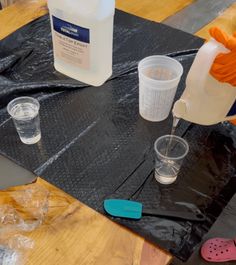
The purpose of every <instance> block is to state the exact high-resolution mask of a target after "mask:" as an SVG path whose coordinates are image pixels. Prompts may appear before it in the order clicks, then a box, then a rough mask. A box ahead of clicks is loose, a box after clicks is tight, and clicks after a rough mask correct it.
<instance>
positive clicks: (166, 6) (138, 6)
mask: <svg viewBox="0 0 236 265" xmlns="http://www.w3.org/2000/svg"><path fill="white" fill-rule="evenodd" d="M192 2H194V0H178V1H176V0H165V1H158V0H126V1H125V0H116V7H117V8H118V9H120V10H123V11H125V12H128V13H131V14H133V15H136V16H140V17H143V18H146V19H150V20H153V21H156V22H160V21H162V20H164V19H166V18H167V17H169V16H171V15H173V14H175V13H176V12H178V11H179V10H181V9H182V8H184V7H186V6H187V5H189V4H191V3H192Z"/></svg>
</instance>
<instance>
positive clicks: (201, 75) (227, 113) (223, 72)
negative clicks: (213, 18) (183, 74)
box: [173, 28, 236, 125]
mask: <svg viewBox="0 0 236 265" xmlns="http://www.w3.org/2000/svg"><path fill="white" fill-rule="evenodd" d="M211 35H212V36H213V37H214V38H212V39H211V40H210V41H209V42H207V43H205V44H204V45H203V46H202V47H201V48H200V49H199V51H198V53H197V55H196V58H195V60H194V62H193V64H192V66H191V68H190V71H189V73H188V76H187V79H186V88H185V90H184V92H183V94H182V96H181V98H180V99H179V100H178V101H177V102H176V103H175V104H174V108H173V115H174V116H176V117H178V118H182V119H185V120H187V121H190V122H194V123H197V124H202V125H211V124H216V123H218V122H221V121H225V120H233V119H235V118H236V115H235V114H236V104H235V102H236V81H235V80H234V79H235V77H236V76H235V73H234V71H235V63H236V61H235V59H234V58H236V57H235V55H236V54H235V49H236V38H234V37H229V36H227V35H226V34H225V33H224V32H222V31H221V30H220V29H217V28H214V29H212V30H211ZM233 42H234V43H233ZM231 57H232V58H231ZM231 64H232V65H231Z"/></svg>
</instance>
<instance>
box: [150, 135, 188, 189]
mask: <svg viewBox="0 0 236 265" xmlns="http://www.w3.org/2000/svg"><path fill="white" fill-rule="evenodd" d="M154 151H155V179H156V180H157V181H158V182H160V183H161V184H171V183H173V182H175V181H176V179H177V175H178V173H179V170H180V167H181V165H182V162H183V160H184V158H185V157H186V155H187V154H188V151H189V145H188V143H187V142H186V141H185V140H184V139H183V138H181V137H178V136H175V135H164V136H161V137H160V138H158V139H157V140H156V141H155V143H154Z"/></svg>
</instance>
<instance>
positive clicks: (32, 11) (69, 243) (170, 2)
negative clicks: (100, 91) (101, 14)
mask: <svg viewBox="0 0 236 265" xmlns="http://www.w3.org/2000/svg"><path fill="white" fill-rule="evenodd" d="M192 2H194V1H193V0H179V1H175V0H166V1H153V0H129V1H124V0H117V8H120V9H122V10H124V11H127V12H130V13H133V14H136V15H138V16H141V17H144V18H148V19H151V20H154V21H162V20H163V19H165V18H167V17H169V16H170V15H172V14H174V13H176V12H177V11H179V10H181V9H182V8H184V7H185V6H187V5H189V4H191V3H192ZM235 9H236V5H233V6H231V7H230V8H229V9H227V10H226V11H225V12H224V13H222V14H221V15H220V16H219V17H218V18H216V19H215V20H214V21H212V22H211V23H210V25H207V26H206V27H204V28H203V29H201V30H200V31H199V32H197V34H196V35H198V36H200V37H203V38H208V37H209V36H208V32H207V29H208V28H209V26H213V25H220V26H221V27H222V28H224V29H225V30H226V31H227V32H228V33H232V31H233V30H235V24H233V22H232V21H233V20H232V21H231V20H229V19H228V18H229V17H230V18H232V17H233V16H234V11H235ZM47 12H48V10H47V7H46V1H45V0H37V1H35V0H22V1H19V2H17V3H16V4H14V5H12V6H9V7H7V8H6V9H4V10H2V11H0V21H1V23H0V39H3V38H4V37H6V36H7V35H9V34H10V33H12V32H14V31H15V30H16V29H17V28H20V27H21V26H23V25H25V24H27V23H28V22H30V21H32V20H34V19H36V18H37V17H40V16H42V15H44V14H46V13H47ZM235 23H236V22H235ZM32 185H40V186H43V187H44V188H46V189H47V190H49V191H50V197H49V211H48V215H47V217H46V219H45V222H44V224H43V225H41V226H40V227H39V228H37V229H36V230H34V231H33V232H31V233H28V234H27V235H28V236H29V237H31V238H32V239H34V241H35V247H34V249H33V250H32V251H30V253H29V257H28V263H27V264H32V265H37V264H40V265H41V264H44V265H47V264H48V265H53V264H57V265H60V264H61V265H62V264H63V265H64V264H68V265H73V264H74V265H83V264H84V265H88V264H96V265H105V264H109V265H116V264H117V265H125V264H127V265H131V264H133V265H154V264H155V265H159V264H160V265H165V264H169V263H170V261H171V259H172V257H171V255H170V254H168V253H166V252H165V251H163V250H161V249H160V248H158V247H156V246H154V245H152V244H151V243H149V242H147V241H145V240H144V239H143V238H142V237H140V236H138V235H136V234H134V233H132V232H130V231H128V230H127V229H126V228H124V227H121V226H119V225H118V224H115V223H113V222H112V221H110V220H109V219H107V218H106V217H104V216H102V215H101V214H99V213H97V212H95V211H94V210H92V209H90V208H89V207H87V206H85V205H84V204H82V203H80V202H79V201H77V200H76V199H74V198H72V197H71V196H69V195H68V194H66V193H64V192H63V191H61V190H59V189H58V188H56V187H54V186H52V185H51V184H49V183H47V182H46V181H44V180H42V179H40V178H39V179H38V181H37V183H36V184H32ZM25 188H30V186H29V185H27V186H24V187H18V188H14V189H11V190H8V191H4V192H0V195H1V196H0V198H1V199H0V203H6V202H9V200H10V201H11V203H12V204H13V205H14V204H15V203H14V201H13V200H12V199H11V196H10V194H11V192H12V190H18V189H20V190H22V189H25ZM15 206H16V207H17V205H15Z"/></svg>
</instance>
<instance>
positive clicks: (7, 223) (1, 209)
mask: <svg viewBox="0 0 236 265" xmlns="http://www.w3.org/2000/svg"><path fill="white" fill-rule="evenodd" d="M48 196H49V192H48V191H47V190H45V189H44V188H43V187H41V186H39V185H36V184H34V185H29V186H28V187H27V188H25V187H24V188H22V189H17V190H14V189H13V190H6V191H2V192H0V264H3V265H8V264H9V265H23V264H25V262H26V260H27V256H28V252H29V251H30V250H31V249H33V247H34V241H33V240H32V239H31V238H29V237H28V236H26V235H22V234H21V233H24V234H26V233H27V232H31V231H33V230H34V229H36V228H37V227H38V226H39V225H41V224H42V223H43V221H44V218H45V216H46V214H47V211H48Z"/></svg>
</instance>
